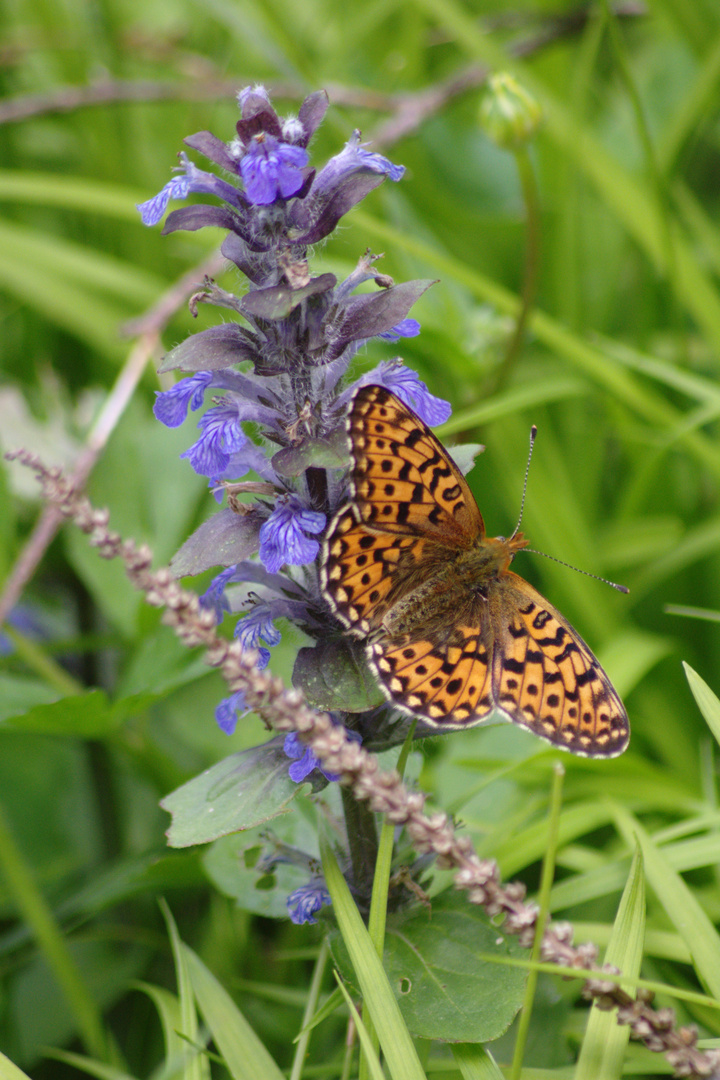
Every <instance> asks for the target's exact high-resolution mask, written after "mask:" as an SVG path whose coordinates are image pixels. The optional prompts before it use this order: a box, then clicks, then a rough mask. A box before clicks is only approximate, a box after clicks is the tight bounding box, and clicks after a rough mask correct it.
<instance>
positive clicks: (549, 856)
mask: <svg viewBox="0 0 720 1080" xmlns="http://www.w3.org/2000/svg"><path fill="white" fill-rule="evenodd" d="M564 776H565V769H564V767H563V766H562V765H561V763H560V762H559V761H558V762H556V763H555V765H554V767H553V778H552V787H551V789H550V817H549V820H548V838H547V848H546V849H545V857H544V859H543V864H542V875H541V878H540V893H539V895H538V904H539V908H540V910H539V911H538V918H537V925H536V927H535V940H534V941H533V947H532V950H531V952H530V959H531V960H533V961H535V962H537V961H539V959H540V948H541V946H542V939H543V934H544V933H545V926H546V924H547V920H548V915H549V913H550V890H551V889H552V883H553V878H554V876H555V856H556V855H557V844H558V826H559V822H560V810H561V808H562V787H563V777H564ZM537 981H538V973H537V971H534V970H533V969H532V968H531V969H530V972H529V974H528V981H527V986H526V987H525V1000H524V1002H523V1007H522V1009H521V1011H520V1019H519V1021H518V1032H517V1038H516V1040H515V1050H514V1052H513V1060H512V1067H511V1070H510V1080H520V1073H521V1070H522V1060H523V1056H524V1054H525V1045H526V1043H527V1036H528V1031H529V1028H530V1018H531V1016H532V1006H533V999H534V997H535V989H536V987H537Z"/></svg>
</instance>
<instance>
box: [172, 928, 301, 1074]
mask: <svg viewBox="0 0 720 1080" xmlns="http://www.w3.org/2000/svg"><path fill="white" fill-rule="evenodd" d="M183 953H184V956H185V962H186V964H187V968H188V971H189V973H190V979H191V982H192V987H193V990H194V991H195V997H196V998H197V1002H198V1005H199V1006H200V1011H201V1012H202V1014H203V1016H204V1018H205V1023H206V1024H207V1026H208V1027H209V1029H210V1032H211V1034H212V1037H213V1040H214V1042H215V1044H216V1046H217V1048H218V1050H219V1051H220V1053H221V1054H222V1056H223V1058H224V1059H225V1064H226V1065H227V1067H228V1070H229V1072H230V1075H231V1076H232V1077H233V1080H284V1077H283V1074H282V1073H281V1071H280V1069H278V1067H277V1065H276V1064H275V1062H274V1061H273V1059H272V1058H271V1057H270V1055H269V1054H268V1052H267V1050H266V1049H265V1047H264V1046H263V1044H262V1043H261V1042H260V1040H259V1039H258V1037H257V1035H256V1034H255V1032H254V1031H253V1029H252V1028H251V1027H250V1025H249V1024H248V1022H247V1020H246V1019H245V1017H244V1016H243V1014H242V1013H241V1012H240V1010H239V1009H238V1007H237V1005H236V1004H235V1002H234V1001H233V1000H232V998H231V997H230V995H229V994H228V993H227V991H226V990H225V989H224V988H223V987H222V986H221V985H220V983H219V982H218V980H217V979H216V978H215V976H214V975H213V974H212V972H210V971H209V970H208V969H207V968H206V967H205V965H204V964H203V962H202V960H201V959H200V957H199V956H197V955H196V953H194V952H193V951H192V949H190V948H189V947H188V946H187V945H184V946H183Z"/></svg>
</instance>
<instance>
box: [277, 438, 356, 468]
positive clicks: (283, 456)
mask: <svg viewBox="0 0 720 1080" xmlns="http://www.w3.org/2000/svg"><path fill="white" fill-rule="evenodd" d="M349 464H350V454H349V452H348V446H347V436H346V435H345V429H344V428H336V429H335V431H332V432H330V434H329V435H328V436H327V437H326V438H324V439H309V438H308V439H304V440H303V441H302V442H301V443H300V444H299V445H298V446H288V447H286V448H285V449H284V450H278V452H277V454H274V455H273V458H272V467H273V468H274V469H275V472H276V473H278V475H279V476H290V477H293V476H299V475H300V473H302V472H305V470H306V469H307V468H309V466H311V465H315V466H318V467H319V468H323V469H345V468H347V466H348V465H349Z"/></svg>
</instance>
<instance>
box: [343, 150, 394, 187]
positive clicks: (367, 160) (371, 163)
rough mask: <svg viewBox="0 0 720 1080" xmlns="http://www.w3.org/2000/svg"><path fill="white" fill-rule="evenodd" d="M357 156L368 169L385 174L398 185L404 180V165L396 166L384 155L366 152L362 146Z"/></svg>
mask: <svg viewBox="0 0 720 1080" xmlns="http://www.w3.org/2000/svg"><path fill="white" fill-rule="evenodd" d="M348 145H349V144H348ZM357 156H358V159H359V160H360V162H361V163H362V164H363V165H364V166H365V168H366V169H372V171H373V172H377V173H383V174H384V175H385V176H389V177H390V179H391V180H394V181H395V182H396V183H397V181H398V180H402V178H403V176H404V175H405V166H404V165H394V164H393V162H392V161H390V159H389V158H386V157H383V155H382V154H376V153H375V152H374V151H372V150H365V149H364V147H362V146H358V148H357Z"/></svg>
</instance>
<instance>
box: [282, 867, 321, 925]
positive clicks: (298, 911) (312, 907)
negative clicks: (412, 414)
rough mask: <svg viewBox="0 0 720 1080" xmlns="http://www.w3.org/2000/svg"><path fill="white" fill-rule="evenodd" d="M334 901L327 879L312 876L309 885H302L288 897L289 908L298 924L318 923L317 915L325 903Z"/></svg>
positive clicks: (291, 915) (290, 913) (291, 916)
mask: <svg viewBox="0 0 720 1080" xmlns="http://www.w3.org/2000/svg"><path fill="white" fill-rule="evenodd" d="M330 903H332V901H331V899H330V893H329V892H328V890H327V886H326V885H325V879H324V878H321V877H314V878H312V879H311V880H310V881H309V882H308V883H307V885H301V886H300V888H299V889H296V890H295V892H291V893H290V895H289V896H288V898H287V909H288V913H289V915H290V918H291V919H292V921H293V922H294V923H295V924H296V926H302V924H303V923H316V922H317V919H316V918H315V915H316V914H317V912H318V911H319V910H320V908H321V907H322V906H323V905H324V904H330Z"/></svg>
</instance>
